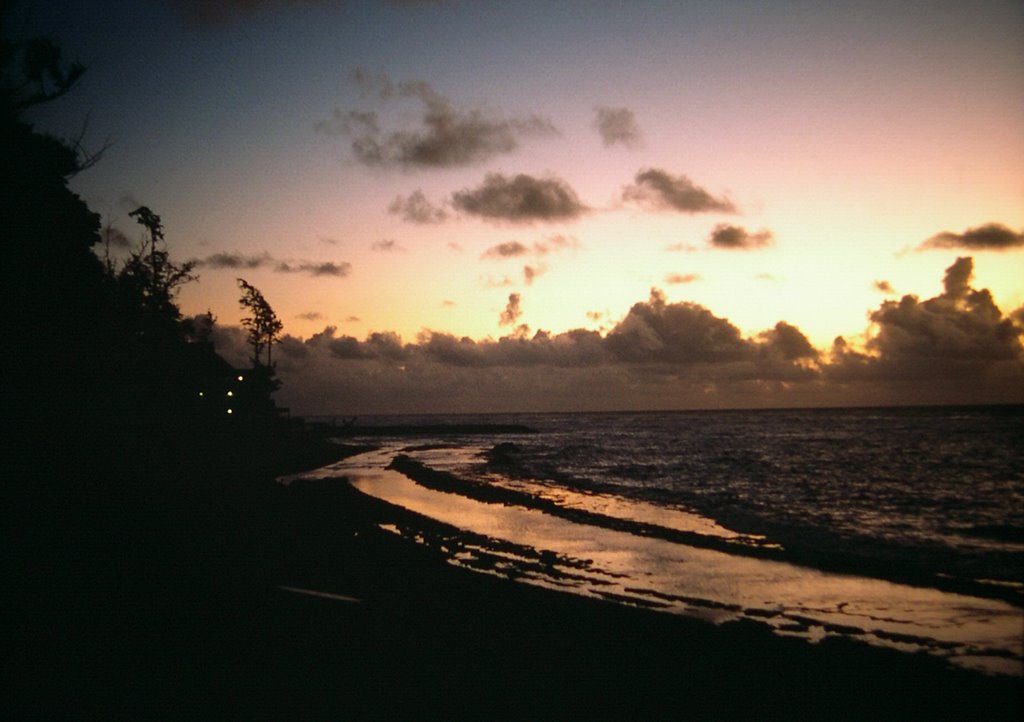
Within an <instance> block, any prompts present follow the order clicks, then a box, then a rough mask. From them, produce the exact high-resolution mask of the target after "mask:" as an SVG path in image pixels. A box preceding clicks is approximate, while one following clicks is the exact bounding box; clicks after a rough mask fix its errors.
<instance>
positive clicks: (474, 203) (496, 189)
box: [452, 173, 587, 223]
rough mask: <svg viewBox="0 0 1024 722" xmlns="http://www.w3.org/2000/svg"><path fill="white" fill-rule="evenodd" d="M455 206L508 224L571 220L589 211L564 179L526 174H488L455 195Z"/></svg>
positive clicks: (453, 197) (469, 212)
mask: <svg viewBox="0 0 1024 722" xmlns="http://www.w3.org/2000/svg"><path fill="white" fill-rule="evenodd" d="M452 204H453V205H454V206H455V207H456V208H458V209H459V210H460V211H463V212H464V213H468V214H470V215H474V216H479V217H481V218H484V219H486V220H493V221H505V222H508V223H532V222H534V221H546V222H553V221H571V220H575V219H576V218H578V217H579V216H581V215H582V214H583V213H585V212H586V210H587V209H586V206H584V205H583V203H581V202H580V199H579V198H578V197H577V196H576V192H575V191H574V190H573V189H572V188H571V187H570V186H569V184H567V183H566V182H565V181H563V180H562V179H560V178H555V177H550V178H534V177H533V176H530V175H526V174H523V173H520V174H519V175H517V176H515V177H513V178H508V177H506V176H504V175H502V174H500V173H488V174H487V176H486V177H485V178H484V182H483V183H482V184H481V185H480V186H478V187H477V188H473V189H469V188H467V189H464V190H461V191H458V192H456V193H455V194H454V195H453V196H452Z"/></svg>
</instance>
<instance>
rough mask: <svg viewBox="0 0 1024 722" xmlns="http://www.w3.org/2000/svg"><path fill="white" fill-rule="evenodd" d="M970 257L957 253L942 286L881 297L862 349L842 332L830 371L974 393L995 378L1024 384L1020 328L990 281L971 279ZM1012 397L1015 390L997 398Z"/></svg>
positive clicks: (843, 375)
mask: <svg viewBox="0 0 1024 722" xmlns="http://www.w3.org/2000/svg"><path fill="white" fill-rule="evenodd" d="M973 265H974V264H973V260H972V259H971V258H969V257H968V258H963V257H962V258H958V259H957V260H956V261H955V262H954V263H953V264H952V265H951V266H950V267H949V268H947V269H946V273H945V276H944V279H943V287H944V292H943V293H942V294H940V295H938V296H936V297H934V298H929V299H927V300H924V301H921V300H920V299H918V297H917V296H913V295H906V296H903V298H901V299H900V300H899V301H885V302H884V303H882V305H881V306H879V307H878V309H876V310H875V311H873V312H872V313H871V314H870V316H869V318H870V320H871V322H872V333H871V335H870V337H869V338H868V340H867V342H866V344H865V351H864V352H859V351H856V350H854V349H851V348H850V347H849V345H848V344H847V343H846V342H845V341H844V340H843V339H838V340H837V342H836V343H835V344H834V345H833V350H832V353H833V363H832V365H831V366H830V368H829V371H830V374H831V375H832V377H833V378H836V379H841V380H860V381H865V380H872V381H878V382H901V383H904V384H908V383H921V382H925V381H941V380H945V381H950V382H956V383H957V384H967V385H971V386H973V387H974V388H975V389H976V390H977V391H978V392H979V393H980V392H981V390H982V389H984V388H995V386H993V384H999V383H1004V384H1006V388H1007V389H1011V388H1014V386H1016V390H1017V391H1016V395H1017V397H1019V396H1020V391H1019V390H1020V389H1021V388H1024V386H1022V385H1021V384H1024V348H1022V346H1021V341H1020V337H1021V335H1022V333H1024V329H1022V328H1021V326H1020V325H1018V324H1017V323H1015V322H1014V320H1013V318H1010V317H1004V316H1003V315H1002V312H1001V311H1000V310H999V308H998V307H997V306H996V305H995V303H994V301H993V299H992V295H991V293H990V292H989V291H988V290H987V289H981V290H976V289H974V288H972V287H971V279H972V275H973ZM1012 398H1014V396H1013V394H1012V393H1011V394H1010V395H1008V396H1006V397H1005V398H1003V399H1001V400H1003V401H1007V400H1011V399H1012Z"/></svg>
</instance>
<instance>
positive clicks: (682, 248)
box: [665, 241, 700, 253]
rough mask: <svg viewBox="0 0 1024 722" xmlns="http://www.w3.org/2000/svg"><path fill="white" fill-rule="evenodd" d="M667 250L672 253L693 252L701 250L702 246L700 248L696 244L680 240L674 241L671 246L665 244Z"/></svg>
mask: <svg viewBox="0 0 1024 722" xmlns="http://www.w3.org/2000/svg"><path fill="white" fill-rule="evenodd" d="M665 250H666V251H669V252H671V253H676V252H686V253H693V252H694V251H699V250H700V248H698V247H697V246H694V245H692V244H690V243H683V242H682V241H680V242H679V243H673V244H672V245H670V246H665Z"/></svg>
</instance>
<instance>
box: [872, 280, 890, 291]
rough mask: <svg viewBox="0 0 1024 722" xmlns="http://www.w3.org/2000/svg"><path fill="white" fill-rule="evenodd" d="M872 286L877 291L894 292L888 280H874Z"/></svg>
mask: <svg viewBox="0 0 1024 722" xmlns="http://www.w3.org/2000/svg"><path fill="white" fill-rule="evenodd" d="M872 287H873V288H874V289H875V290H876V291H878V292H879V293H895V290H894V289H893V287H892V284H891V283H889V282H888V281H875V282H874V283H873V284H872Z"/></svg>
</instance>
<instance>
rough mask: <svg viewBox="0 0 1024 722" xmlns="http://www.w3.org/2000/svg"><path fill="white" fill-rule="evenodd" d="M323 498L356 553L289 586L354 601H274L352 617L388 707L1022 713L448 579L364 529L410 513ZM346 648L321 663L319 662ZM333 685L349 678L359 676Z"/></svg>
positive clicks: (842, 663)
mask: <svg viewBox="0 0 1024 722" xmlns="http://www.w3.org/2000/svg"><path fill="white" fill-rule="evenodd" d="M330 486H331V482H328V481H318V482H313V483H311V484H310V488H307V489H305V490H303V491H302V492H301V494H302V495H303V496H306V499H305V501H306V503H307V504H317V505H318V508H319V509H320V511H321V513H324V511H325V509H326V507H324V506H323V505H322V502H323V501H324V497H325V496H327V497H330V498H332V499H333V500H334V503H335V504H338V505H341V506H344V508H346V509H348V510H349V512H350V515H349V516H348V519H349V521H350V522H353V523H355V527H353V528H352V533H353V534H355V533H358V534H359V537H355V536H353V537H352V538H353V539H360V541H359V542H358V551H357V550H355V549H348V550H345V553H344V555H343V556H341V557H340V558H339V559H338V560H337V561H338V562H339V563H329V564H327V565H326V567H325V566H322V565H321V564H320V563H318V562H313V561H308V563H307V566H306V567H305V569H303V570H301V571H300V570H298V569H296V570H295V571H294V574H295V575H296V579H297V580H296V582H295V586H303V584H304V585H305V586H307V587H308V588H311V589H316V590H317V591H324V592H328V593H332V594H342V595H345V596H354V597H356V598H359V599H361V600H362V601H361V603H360V604H341V603H337V602H333V603H332V602H331V601H329V600H324V599H314V598H309V597H304V598H298V595H290V598H287V599H278V600H277V602H276V604H278V605H281V606H283V607H284V608H285V609H288V608H294V609H297V610H299V613H300V614H301V613H311V614H314V615H316V618H317V619H318V620H320V621H319V622H318V623H320V624H323V625H325V626H324V629H326V630H331V629H332V625H333V624H334V623H335V620H333V619H332V615H334V614H338V615H340V616H342V617H345V616H351V617H353V618H357V619H360V620H362V621H361V622H360V624H366V625H367V626H365V627H361V630H362V632H364V633H368V638H366V639H364V638H363V637H362V636H360V637H359V640H360V641H359V643H360V644H366V645H368V647H372V646H374V645H378V644H379V645H380V650H379V652H378V653H377V654H376V655H375V654H373V653H371V654H370V656H371V657H375V656H382V657H383V660H381V659H378V660H377V661H379V662H383V661H385V660H390V665H393V667H391V669H392V670H395V671H396V673H397V671H398V670H400V676H405V677H406V678H405V679H403V680H398V679H394V683H395V690H396V691H400V692H401V694H399V695H398V696H397V697H396V698H395V699H393V700H391V702H390V703H391V704H394V705H397V706H398V707H401V706H402V705H408V708H407V709H408V710H412V709H416V710H420V709H423V710H426V709H434V710H437V706H440V707H441V708H443V709H444V710H445V711H451V710H450V709H447V706H448V705H455V704H457V702H458V700H460V699H461V700H462V702H463V703H464V704H466V705H469V706H470V708H471V709H473V710H475V711H476V712H480V713H484V712H491V713H493V712H496V711H500V710H505V711H506V712H508V713H509V716H513V717H516V716H524V715H527V714H532V713H537V714H544V713H545V712H547V713H548V714H549V715H551V713H552V712H554V716H573V714H574V713H575V714H576V715H577V716H578V714H581V713H583V714H586V713H592V712H594V708H593V707H592V706H588V705H593V704H594V702H595V701H596V700H602V701H603V702H602V704H601V705H600V706H599V708H598V710H599V711H598V716H621V715H629V714H637V713H647V714H671V715H674V716H679V715H682V716H688V715H689V714H694V715H697V716H710V717H714V718H722V717H725V718H749V717H750V716H752V715H764V716H767V717H769V718H787V717H788V718H792V717H799V718H812V719H814V718H817V719H824V718H831V719H835V718H843V717H845V718H861V719H863V718H867V717H870V718H874V719H886V718H893V719H897V718H898V719H915V718H916V719H925V718H930V719H942V718H949V719H952V718H955V717H957V716H958V715H961V714H966V713H968V712H970V713H972V714H975V715H979V716H982V717H985V718H986V719H1003V718H1005V719H1012V718H1015V717H1016V715H1017V713H1018V712H1019V711H1020V710H1021V709H1022V706H1021V705H1022V698H1021V694H1020V688H1021V685H1020V680H1019V679H1013V678H1005V677H990V676H986V675H983V674H980V673H977V672H971V671H968V670H963V669H955V668H952V667H950V666H948V665H947V664H946V663H944V662H942V661H941V660H938V659H935V658H931V657H925V656H923V655H908V654H904V653H900V652H895V651H892V650H885V649H878V648H869V647H867V646H866V645H862V644H859V643H856V642H850V641H847V640H841V639H827V640H824V641H823V642H821V643H819V644H817V645H811V644H807V643H806V642H803V641H801V640H796V639H787V638H780V637H777V636H774V635H772V634H770V633H769V632H767V630H766V629H764V628H761V627H759V626H758V625H756V624H754V623H750V622H732V623H727V624H723V625H720V626H714V625H711V624H709V623H706V622H702V621H697V620H693V619H688V618H685V617H679V616H676V615H671V614H664V613H660V612H655V611H650V610H646V609H642V608H638V607H631V606H623V605H617V604H612V603H609V602H605V601H599V600H595V599H588V598H584V597H579V596H576V595H573V594H569V593H562V592H557V591H552V590H548V589H541V588H538V587H533V586H529V585H524V584H518V583H516V582H514V581H510V580H506V579H501V578H498V577H494V576H489V575H483V574H478V573H474V572H470V571H467V570H463V569H458V568H456V567H453V566H452V565H450V564H447V563H445V562H444V561H443V559H442V558H441V557H440V555H438V554H436V553H434V552H432V551H430V550H428V549H424V548H421V547H418V546H414V545H412V544H409V543H408V542H407V541H405V540H402V539H398V538H396V537H394V536H393V535H390V534H389V533H387V532H382V531H380V530H379V528H378V529H377V530H376V531H374V527H375V526H377V525H379V524H389V523H390V524H403V523H407V522H408V521H409V519H410V517H411V516H417V515H415V514H413V513H412V512H408V511H406V510H403V509H400V508H397V507H392V506H390V505H387V504H384V503H383V502H378V501H376V500H373V499H370V498H368V497H365V496H364V495H362V494H359V492H357V491H355V490H354V489H353V488H352V487H350V486H348V485H347V484H345V483H338V482H337V481H335V482H334V486H335V487H339V488H325V487H330ZM299 488H301V485H300V487H299ZM317 499H319V503H318V502H317V501H316V500H317ZM416 522H417V524H423V523H424V520H423V519H422V518H418V519H416ZM426 523H427V525H428V526H429V525H430V522H429V521H427V522H426ZM303 558H306V559H307V560H308V557H303ZM321 561H322V559H321ZM382 561H384V562H385V563H384V564H381V562H382ZM299 579H301V581H302V582H303V584H299V583H298V580H299ZM340 607H344V609H340ZM302 610H306V612H302ZM286 616H288V614H287V613H286ZM373 620H379V623H380V624H381V626H380V627H375V626H374V621H373ZM326 636H328V637H331V636H333V635H332V633H331V632H329V631H328V632H327V633H326ZM318 639H319V633H316V632H311V633H310V636H309V637H307V638H306V642H307V643H310V644H314V645H318V644H319V642H318ZM351 641H352V640H351V638H350V642H351ZM346 646H347V644H342V645H341V648H339V649H336V650H334V649H325V648H321V652H322V654H323V655H325V656H326V657H327V658H330V659H334V655H335V654H340V655H342V656H344V655H343V652H342V649H344V648H345V647H346ZM299 647H300V648H301V647H302V644H300V645H299ZM365 654H366V653H365V652H364V655H365ZM335 662H336V663H339V664H344V662H341V661H338V660H335ZM348 674H349V675H351V676H352V678H353V679H360V678H361V675H362V672H359V671H349V672H348ZM453 685H454V686H455V687H457V689H452V686H453ZM357 687H358V685H357ZM403 695H408V696H407V697H406V696H403ZM449 695H455V698H454V699H449ZM364 701H368V702H369V703H370V704H371V705H373V704H378V703H380V700H379V699H377V698H376V697H374V698H372V699H370V700H364ZM420 705H422V708H421V707H420ZM608 705H610V706H608ZM610 709H617V710H618V711H619V712H620V713H621V714H614V713H611V712H609V711H608V710H610ZM600 710H604V712H603V713H601V712H600ZM428 716H429V715H428ZM499 716H502V715H500V714H499Z"/></svg>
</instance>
